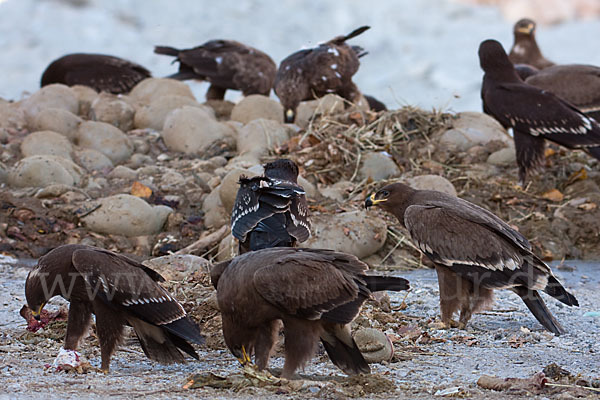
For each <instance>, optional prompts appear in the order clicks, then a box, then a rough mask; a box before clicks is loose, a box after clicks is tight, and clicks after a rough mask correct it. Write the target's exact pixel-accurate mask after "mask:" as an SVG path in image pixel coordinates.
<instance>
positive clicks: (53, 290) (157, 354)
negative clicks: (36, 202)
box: [25, 244, 204, 372]
mask: <svg viewBox="0 0 600 400" xmlns="http://www.w3.org/2000/svg"><path fill="white" fill-rule="evenodd" d="M161 281H164V279H163V278H162V276H160V274H158V273H156V272H155V271H153V270H151V269H150V268H148V267H145V266H144V265H142V264H140V263H138V262H136V261H134V260H131V259H129V258H127V257H125V256H122V255H119V254H116V253H113V252H110V251H107V250H103V249H99V248H95V247H91V246H84V245H76V244H71V245H64V246H60V247H57V248H56V249H54V250H52V251H50V252H49V253H48V254H46V255H45V256H43V257H41V258H40V259H39V261H38V264H37V266H36V267H35V268H34V269H33V270H32V271H31V272H30V273H29V275H28V276H27V281H26V282H25V297H26V298H27V305H28V306H29V308H30V309H31V312H32V314H33V316H34V317H36V318H39V316H40V313H41V311H42V309H43V308H44V305H45V304H46V303H47V302H48V300H50V299H51V298H52V297H54V296H62V297H64V298H65V299H67V300H68V301H69V302H70V306H69V318H68V322H67V334H66V337H65V345H64V348H65V349H67V350H76V349H77V347H78V345H79V342H80V341H81V339H82V338H83V337H84V335H85V334H86V333H87V331H88V329H89V326H90V322H91V316H92V314H95V315H96V333H97V335H98V340H99V341H100V351H101V356H102V366H101V369H102V370H104V371H106V372H108V370H109V366H110V357H111V356H112V354H113V353H114V352H115V350H116V348H117V346H118V345H119V343H120V342H121V341H122V339H123V327H124V326H125V325H130V326H132V327H133V329H134V331H135V333H136V335H137V337H138V339H139V341H140V344H141V346H142V349H143V350H144V353H145V354H146V356H147V357H148V358H149V359H151V360H154V361H158V362H160V363H163V364H170V363H175V362H185V359H184V357H183V354H182V353H181V351H183V352H185V353H187V354H189V355H190V356H192V357H194V358H195V359H198V354H196V352H195V351H194V348H193V347H192V346H191V345H190V344H189V343H188V342H193V343H196V344H202V343H203V341H204V339H203V337H202V336H201V335H200V329H199V328H198V326H197V325H196V324H195V323H194V322H193V321H192V320H191V319H190V317H188V316H187V314H186V312H185V310H184V309H183V307H182V306H181V304H179V303H178V302H177V300H175V299H174V298H173V296H171V295H170V294H169V293H168V292H167V291H166V290H165V289H164V288H162V287H161V286H160V285H159V284H158V282H161Z"/></svg>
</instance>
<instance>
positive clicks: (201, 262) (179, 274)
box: [142, 254, 210, 281]
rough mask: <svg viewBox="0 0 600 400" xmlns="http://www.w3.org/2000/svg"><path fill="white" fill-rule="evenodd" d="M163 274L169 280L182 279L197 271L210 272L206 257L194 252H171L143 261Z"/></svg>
mask: <svg viewBox="0 0 600 400" xmlns="http://www.w3.org/2000/svg"><path fill="white" fill-rule="evenodd" d="M142 264H144V265H145V266H147V267H149V268H152V269H153V270H154V271H156V272H158V273H159V274H161V275H162V277H163V278H165V280H167V281H182V280H184V279H185V278H187V277H188V276H190V275H191V274H193V273H195V272H197V271H198V272H200V273H203V274H204V273H205V274H208V266H209V264H210V263H209V262H208V260H207V259H206V258H203V257H198V256H195V255H192V254H170V255H168V256H162V257H158V258H153V259H150V260H146V261H144V262H142Z"/></svg>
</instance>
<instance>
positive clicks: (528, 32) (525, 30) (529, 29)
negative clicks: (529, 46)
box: [517, 24, 534, 35]
mask: <svg viewBox="0 0 600 400" xmlns="http://www.w3.org/2000/svg"><path fill="white" fill-rule="evenodd" d="M533 28H534V26H533V24H529V25H527V26H524V27H522V28H518V29H517V32H519V33H524V34H526V35H531V32H533Z"/></svg>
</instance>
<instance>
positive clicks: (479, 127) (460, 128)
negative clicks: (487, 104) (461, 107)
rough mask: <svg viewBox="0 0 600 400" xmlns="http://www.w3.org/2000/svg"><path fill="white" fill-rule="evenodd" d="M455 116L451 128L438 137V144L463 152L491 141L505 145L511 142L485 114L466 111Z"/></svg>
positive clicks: (498, 124)
mask: <svg viewBox="0 0 600 400" xmlns="http://www.w3.org/2000/svg"><path fill="white" fill-rule="evenodd" d="M457 116H458V118H457V119H456V120H454V121H453V123H452V125H453V128H452V129H450V130H448V131H446V132H444V133H443V134H442V136H441V137H440V143H443V144H446V145H448V146H452V147H455V148H457V149H458V150H461V151H465V150H468V149H469V148H471V147H473V146H475V145H485V144H486V143H488V142H491V141H492V140H499V141H501V142H504V143H506V144H507V145H508V144H509V143H511V142H512V138H511V137H510V136H509V135H508V133H507V132H506V130H504V128H503V127H502V125H500V123H499V122H498V121H496V120H495V119H494V118H492V117H490V116H489V115H487V114H483V113H478V112H470V111H468V112H462V113H458V114H457Z"/></svg>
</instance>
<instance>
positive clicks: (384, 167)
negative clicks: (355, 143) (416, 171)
mask: <svg viewBox="0 0 600 400" xmlns="http://www.w3.org/2000/svg"><path fill="white" fill-rule="evenodd" d="M399 175H400V168H398V166H397V165H396V163H395V162H394V160H393V159H392V157H391V156H389V155H387V154H384V153H383V152H371V153H365V154H363V159H362V165H361V167H360V169H359V171H358V176H359V177H360V179H366V178H368V177H371V178H372V179H373V180H375V181H381V180H384V179H389V178H392V177H395V176H399Z"/></svg>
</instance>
